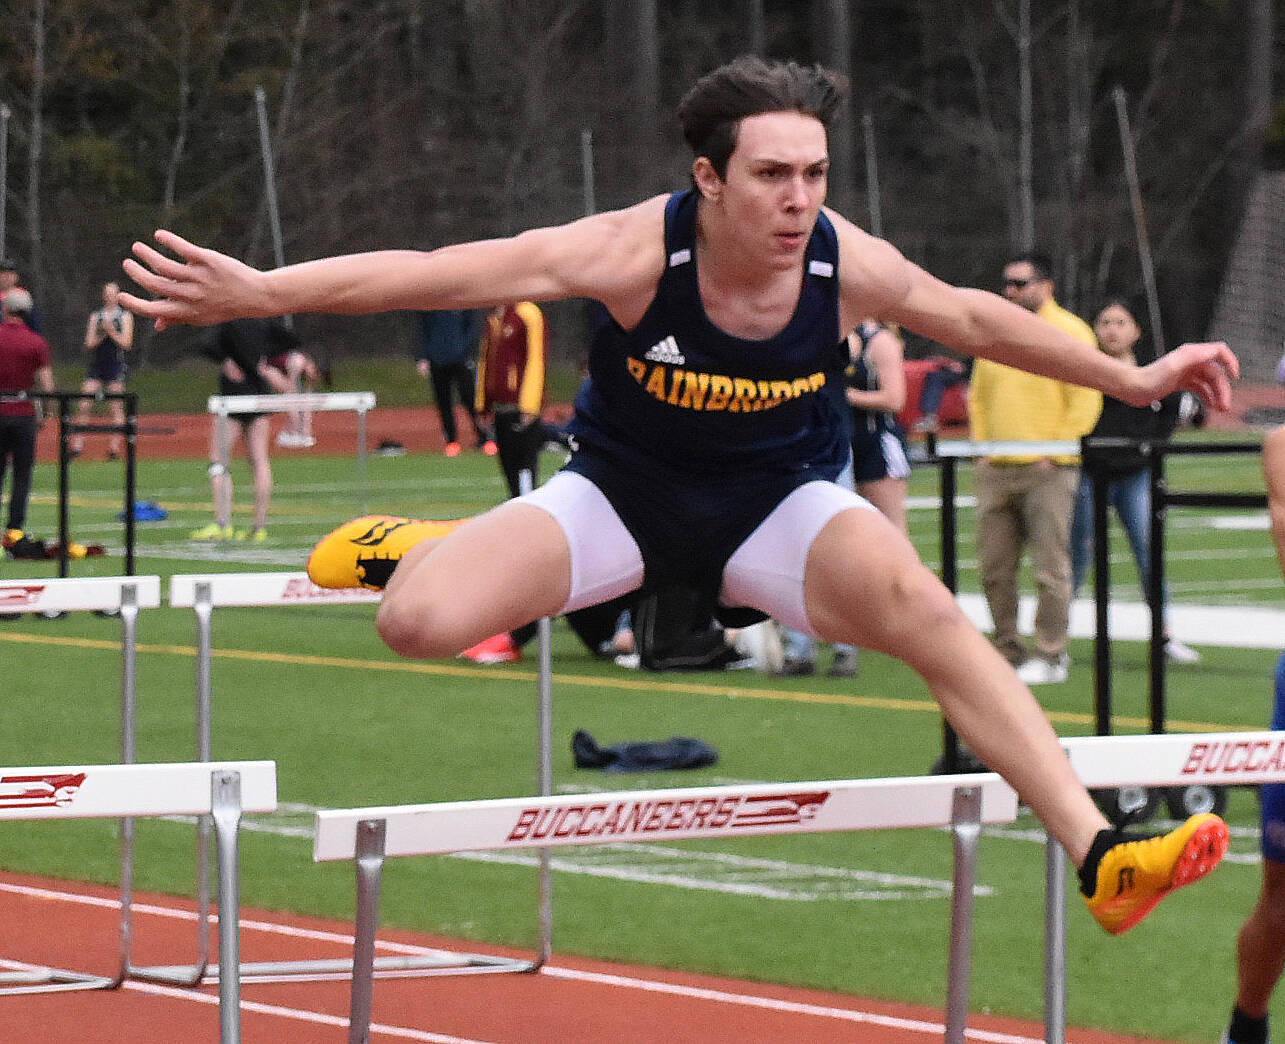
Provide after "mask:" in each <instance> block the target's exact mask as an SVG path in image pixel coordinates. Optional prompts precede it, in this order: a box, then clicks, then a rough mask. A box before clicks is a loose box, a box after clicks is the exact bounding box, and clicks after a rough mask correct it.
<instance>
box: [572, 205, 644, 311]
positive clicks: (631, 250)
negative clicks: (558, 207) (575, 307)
mask: <svg viewBox="0 0 1285 1044" xmlns="http://www.w3.org/2000/svg"><path fill="white" fill-rule="evenodd" d="M666 198H667V197H665V196H655V197H653V198H651V199H647V200H643V201H642V202H641V203H636V204H634V205H633V206H630V207H625V208H624V209H621V210H611V211H605V212H604V213H601V214H594V215H592V216H590V217H586V218H581V219H580V220H579V221H575V222H572V224H570V225H567V226H564V228H563V231H564V232H565V233H566V234H567V237H568V241H567V244H566V246H568V247H570V248H571V249H572V250H575V251H576V252H577V255H578V256H577V257H576V259H575V261H576V263H575V266H574V270H575V272H576V273H577V274H576V277H575V279H576V282H577V283H578V284H579V285H577V286H576V287H575V292H576V295H577V296H581V297H589V298H593V299H594V300H597V301H601V302H602V303H603V304H604V305H605V306H606V307H607V309H608V311H610V312H611V314H612V315H613V316H614V317H615V319H616V321H617V322H619V323H620V324H621V325H622V326H624V327H625V328H626V329H628V328H630V327H632V326H633V325H634V324H636V323H637V322H638V320H639V319H641V318H642V316H643V313H644V312H646V310H647V306H648V305H649V304H650V303H651V299H652V297H653V296H654V295H655V292H656V284H657V283H658V282H659V280H660V276H661V273H662V272H663V271H664V268H665V200H666Z"/></svg>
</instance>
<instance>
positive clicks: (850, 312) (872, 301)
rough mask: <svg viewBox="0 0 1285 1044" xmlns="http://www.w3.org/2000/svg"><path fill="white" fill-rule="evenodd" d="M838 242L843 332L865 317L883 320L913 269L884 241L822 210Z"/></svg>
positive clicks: (905, 287)
mask: <svg viewBox="0 0 1285 1044" xmlns="http://www.w3.org/2000/svg"><path fill="white" fill-rule="evenodd" d="M825 213H826V216H827V217H828V218H829V219H830V222H831V224H833V225H834V230H835V233H836V235H837V236H838V239H839V293H840V305H839V307H840V313H841V316H840V318H841V321H842V325H843V329H844V331H845V332H846V331H848V330H850V329H852V327H853V326H855V325H856V323H857V321H858V320H860V319H862V318H865V317H867V316H872V315H873V316H883V315H885V314H886V313H887V311H888V309H889V308H891V307H893V306H894V305H895V304H896V302H899V301H900V300H902V299H903V298H904V297H905V296H906V293H907V291H908V290H909V288H910V283H911V279H912V277H913V266H911V264H910V262H908V261H907V260H906V258H905V257H904V256H903V255H902V253H901V251H899V250H898V249H897V248H896V247H894V246H893V245H892V244H891V243H889V242H888V241H887V240H884V239H880V238H878V237H877V236H872V235H871V234H870V233H869V232H866V231H865V230H863V229H861V228H858V227H857V226H856V225H855V224H853V223H852V222H851V221H849V220H848V219H847V218H845V217H844V216H843V215H842V214H839V213H836V212H835V211H833V210H830V209H829V208H828V207H827V208H826V211H825Z"/></svg>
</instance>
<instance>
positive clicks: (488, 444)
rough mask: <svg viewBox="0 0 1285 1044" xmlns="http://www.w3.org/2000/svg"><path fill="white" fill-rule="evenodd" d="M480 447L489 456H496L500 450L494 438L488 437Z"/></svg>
mask: <svg viewBox="0 0 1285 1044" xmlns="http://www.w3.org/2000/svg"><path fill="white" fill-rule="evenodd" d="M478 448H479V449H481V451H482V452H483V453H485V454H486V455H487V456H488V457H494V456H495V455H496V454H497V453H499V452H500V447H499V446H497V445H496V444H495V440H494V439H487V440H486V441H485V442H484V443H482V445H481V446H480V447H478Z"/></svg>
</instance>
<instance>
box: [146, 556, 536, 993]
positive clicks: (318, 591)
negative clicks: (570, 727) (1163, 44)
mask: <svg viewBox="0 0 1285 1044" xmlns="http://www.w3.org/2000/svg"><path fill="white" fill-rule="evenodd" d="M381 597H382V593H381V592H378V591H366V590H357V589H340V590H334V589H329V588H323V587H318V586H317V585H316V584H314V583H313V582H312V581H311V580H309V579H308V574H307V573H303V572H262V573H188V574H176V575H174V576H172V577H170V587H169V604H170V606H171V607H173V608H190V609H193V610H194V611H195V615H196V631H197V634H196V648H197V656H196V712H195V713H196V743H197V752H196V753H197V759H198V760H200V761H208V760H209V758H210V756H211V750H210V723H211V719H212V716H213V712H212V703H213V699H212V694H213V684H212V670H211V661H212V657H213V611H214V609H215V608H216V607H222V608H229V607H238V608H253V607H270V606H326V605H355V604H375V603H378V602H379V600H380V599H381ZM547 642H548V638H547V636H544V637H542V640H541V648H542V649H544V648H546V647H547ZM542 659H547V657H544V658H542ZM549 674H550V668H549V666H548V664H547V663H542V667H541V672H540V677H541V679H542V683H541V687H540V691H539V699H540V718H541V722H542V725H541V737H542V738H541V742H540V743H539V748H538V757H539V777H540V781H541V784H540V785H541V789H547V788H548V787H549V785H550V784H549V782H548V781H549V780H550V779H551V776H552V767H551V766H552V751H551V747H550V743H549V742H548V740H547V737H546V735H545V734H546V732H547V726H546V725H545V724H543V723H545V722H547V719H548V715H549V706H550V700H551V697H550V694H549V692H548V677H549ZM208 832H209V827H208V822H206V821H205V820H198V823H197V855H196V876H197V956H196V961H195V963H194V964H191V965H167V966H163V967H151V968H132V969H131V972H132V974H134V975H135V976H136V977H138V978H146V979H153V980H155V981H158V982H166V983H172V984H177V985H186V986H194V985H197V984H199V983H201V982H208V981H211V980H213V979H215V978H218V976H219V966H218V965H217V964H211V963H210V962H209V952H210V947H209V935H210V922H209V912H210V889H209V870H208V859H207V858H206V846H207V840H206V838H207V835H208ZM548 873H549V871H548V869H547V867H546V868H543V869H542V870H541V877H540V880H541V892H542V898H541V903H540V909H539V911H538V915H539V933H540V952H539V955H538V956H537V957H536V959H535V960H534V961H532V960H522V959H512V958H498V957H492V956H489V955H485V954H446V953H442V954H435V955H429V956H423V957H419V956H412V957H381V958H379V961H378V966H379V968H380V969H381V970H385V969H395V970H397V971H404V972H414V971H419V972H422V973H424V974H426V975H436V974H467V973H472V972H495V971H513V972H517V971H522V972H525V971H532V970H534V969H535V968H536V967H538V966H539V965H540V964H541V963H543V961H544V960H545V959H547V956H548V950H549V948H550V945H551V944H550V942H549V937H550V934H551V926H550V925H549V923H548V922H549V918H548V913H547V910H548V900H547V898H546V897H545V896H544V893H546V892H547V890H548V884H547V882H548ZM351 970H352V964H351V962H350V961H344V960H292V961H258V962H254V963H246V964H242V965H241V967H240V974H241V978H242V980H243V981H278V980H288V979H291V978H301V979H302V978H307V979H315V978H317V977H321V976H327V975H335V976H343V977H346V976H348V975H350V974H351Z"/></svg>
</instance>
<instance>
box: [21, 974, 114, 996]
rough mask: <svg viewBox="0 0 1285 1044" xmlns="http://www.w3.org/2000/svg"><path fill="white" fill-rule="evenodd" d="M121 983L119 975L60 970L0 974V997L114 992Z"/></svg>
mask: <svg viewBox="0 0 1285 1044" xmlns="http://www.w3.org/2000/svg"><path fill="white" fill-rule="evenodd" d="M122 981H123V980H122V977H121V976H119V975H117V976H110V977H109V976H106V975H88V974H86V973H84V972H75V971H65V970H63V969H61V968H38V969H35V970H33V971H29V972H25V971H24V972H0V997H8V996H15V995H18V994H31V993H70V992H72V991H73V990H114V989H116V988H118V987H119V986H120V984H121V982H122Z"/></svg>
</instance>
